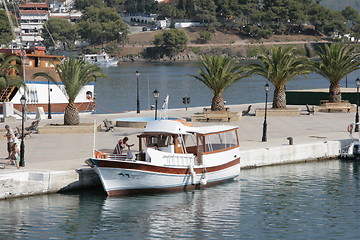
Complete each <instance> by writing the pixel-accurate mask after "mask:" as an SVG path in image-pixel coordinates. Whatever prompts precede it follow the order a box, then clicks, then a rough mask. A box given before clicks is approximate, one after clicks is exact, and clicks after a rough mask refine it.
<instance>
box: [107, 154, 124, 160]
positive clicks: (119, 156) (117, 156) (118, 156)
mask: <svg viewBox="0 0 360 240" xmlns="http://www.w3.org/2000/svg"><path fill="white" fill-rule="evenodd" d="M106 156H107V158H108V159H110V160H126V159H127V156H126V154H107V155H106Z"/></svg>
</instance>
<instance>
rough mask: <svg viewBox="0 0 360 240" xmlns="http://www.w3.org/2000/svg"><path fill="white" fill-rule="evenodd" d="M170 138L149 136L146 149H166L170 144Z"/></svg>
mask: <svg viewBox="0 0 360 240" xmlns="http://www.w3.org/2000/svg"><path fill="white" fill-rule="evenodd" d="M171 138H172V136H170V135H149V136H148V139H149V140H148V144H147V146H148V147H154V146H155V145H157V146H158V147H167V146H168V145H169V144H170V142H171Z"/></svg>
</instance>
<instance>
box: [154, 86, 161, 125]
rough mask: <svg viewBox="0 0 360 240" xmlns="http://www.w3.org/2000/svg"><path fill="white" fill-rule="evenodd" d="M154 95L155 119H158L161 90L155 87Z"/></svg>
mask: <svg viewBox="0 0 360 240" xmlns="http://www.w3.org/2000/svg"><path fill="white" fill-rule="evenodd" d="M153 96H154V98H155V120H157V103H158V98H159V97H160V92H159V91H158V90H157V89H155V90H154V92H153Z"/></svg>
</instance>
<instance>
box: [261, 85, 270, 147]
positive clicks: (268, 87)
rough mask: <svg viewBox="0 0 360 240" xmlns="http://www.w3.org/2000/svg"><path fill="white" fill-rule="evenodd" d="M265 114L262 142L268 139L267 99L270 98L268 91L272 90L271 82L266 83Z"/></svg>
mask: <svg viewBox="0 0 360 240" xmlns="http://www.w3.org/2000/svg"><path fill="white" fill-rule="evenodd" d="M264 89H265V116H264V124H263V135H262V140H261V141H262V142H266V141H267V137H266V131H267V122H266V117H267V99H268V93H269V90H270V86H269V84H267V83H266V84H265V87H264Z"/></svg>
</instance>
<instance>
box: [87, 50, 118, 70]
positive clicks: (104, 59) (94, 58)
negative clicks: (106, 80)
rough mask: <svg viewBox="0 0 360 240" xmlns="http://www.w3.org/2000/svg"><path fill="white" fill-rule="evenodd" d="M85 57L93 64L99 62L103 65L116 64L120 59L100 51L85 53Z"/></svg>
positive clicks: (98, 63)
mask: <svg viewBox="0 0 360 240" xmlns="http://www.w3.org/2000/svg"><path fill="white" fill-rule="evenodd" d="M83 59H84V60H85V61H87V62H88V63H91V64H97V65H99V66H102V67H109V66H116V65H117V64H118V61H117V60H116V59H115V58H113V57H110V56H109V54H107V53H106V52H100V53H97V54H85V55H84V56H83Z"/></svg>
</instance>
